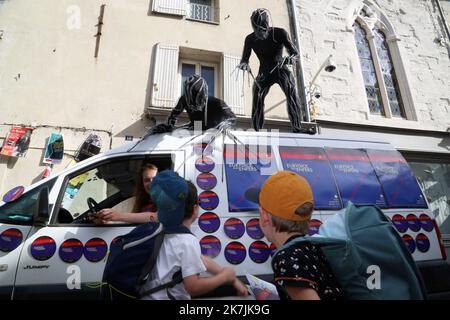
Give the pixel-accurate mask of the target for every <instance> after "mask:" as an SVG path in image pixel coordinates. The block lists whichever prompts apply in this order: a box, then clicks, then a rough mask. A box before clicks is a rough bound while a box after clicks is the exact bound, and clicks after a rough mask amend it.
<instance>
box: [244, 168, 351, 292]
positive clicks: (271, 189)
mask: <svg viewBox="0 0 450 320" xmlns="http://www.w3.org/2000/svg"><path fill="white" fill-rule="evenodd" d="M247 197H248V198H249V199H251V200H253V201H254V202H257V203H258V204H259V214H260V225H261V229H262V231H263V232H264V235H265V236H266V238H267V239H268V240H269V241H271V242H272V243H273V244H274V245H275V246H276V247H277V249H278V251H277V252H276V254H275V255H274V257H273V259H272V269H273V272H274V281H275V285H276V286H277V290H278V293H279V295H280V299H282V300H283V299H293V300H319V299H323V300H337V299H342V298H343V297H344V296H343V293H342V290H341V288H340V286H339V284H338V282H337V280H336V277H335V276H334V274H333V271H332V270H331V267H330V265H329V263H328V261H327V259H326V257H325V256H324V254H323V252H322V250H321V249H320V247H318V246H316V245H314V244H312V243H311V242H308V241H305V242H300V243H294V244H291V245H289V242H291V241H293V240H294V239H296V238H297V237H302V236H305V235H307V234H308V229H309V221H310V219H311V215H312V212H313V208H314V198H313V193H312V190H311V187H310V186H309V183H308V181H307V180H306V179H305V178H303V177H301V176H299V175H298V174H296V173H293V172H290V171H281V172H278V173H276V174H274V175H273V176H271V177H270V178H269V179H267V180H266V182H265V183H264V184H263V186H262V188H261V190H259V192H257V193H253V194H251V195H247Z"/></svg>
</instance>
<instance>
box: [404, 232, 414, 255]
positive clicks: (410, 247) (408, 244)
mask: <svg viewBox="0 0 450 320" xmlns="http://www.w3.org/2000/svg"><path fill="white" fill-rule="evenodd" d="M402 239H403V241H404V242H405V244H406V247H407V248H408V250H409V252H410V253H411V254H413V253H414V251H416V242H415V241H414V239H413V237H411V236H410V235H409V234H405V235H403V237H402Z"/></svg>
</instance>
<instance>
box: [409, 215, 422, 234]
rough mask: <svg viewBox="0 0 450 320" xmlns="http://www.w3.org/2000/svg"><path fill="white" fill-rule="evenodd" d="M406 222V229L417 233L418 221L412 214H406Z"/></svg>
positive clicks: (418, 229)
mask: <svg viewBox="0 0 450 320" xmlns="http://www.w3.org/2000/svg"><path fill="white" fill-rule="evenodd" d="M406 221H408V227H409V229H410V230H411V231H414V232H419V231H420V228H421V223H420V220H419V219H418V218H417V216H416V215H414V214H408V215H407V216H406Z"/></svg>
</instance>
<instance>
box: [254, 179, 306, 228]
mask: <svg viewBox="0 0 450 320" xmlns="http://www.w3.org/2000/svg"><path fill="white" fill-rule="evenodd" d="M246 196H247V198H248V199H249V200H252V201H254V202H257V203H259V205H260V206H261V207H262V208H263V209H264V210H266V211H268V212H269V213H270V214H272V215H273V216H277V217H280V218H282V219H286V220H290V221H304V220H307V219H309V218H310V215H306V216H305V215H303V216H300V215H298V214H296V213H295V210H296V209H297V208H298V207H300V206H301V205H303V204H305V203H307V202H310V203H311V204H314V197H313V193H312V190H311V187H310V185H309V183H308V181H307V180H306V179H305V178H303V177H302V176H299V175H298V174H296V173H294V172H291V171H280V172H278V173H276V174H274V175H273V176H271V177H269V179H267V180H266V182H265V183H264V184H263V186H262V188H261V190H259V191H256V192H254V191H253V192H248V193H246ZM257 199H258V200H259V201H255V200H257Z"/></svg>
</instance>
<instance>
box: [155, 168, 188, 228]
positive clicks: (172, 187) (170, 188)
mask: <svg viewBox="0 0 450 320" xmlns="http://www.w3.org/2000/svg"><path fill="white" fill-rule="evenodd" d="M150 196H151V198H152V200H153V202H154V203H155V204H156V206H157V208H158V220H159V222H161V223H162V225H163V226H165V227H170V226H177V225H180V224H181V223H182V222H183V218H184V213H185V207H186V198H187V196H188V184H187V182H186V180H184V179H183V178H182V177H180V176H179V175H178V173H176V172H174V171H172V170H164V171H161V172H160V173H158V174H157V175H156V177H155V178H154V179H153V181H152V183H151V185H150Z"/></svg>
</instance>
